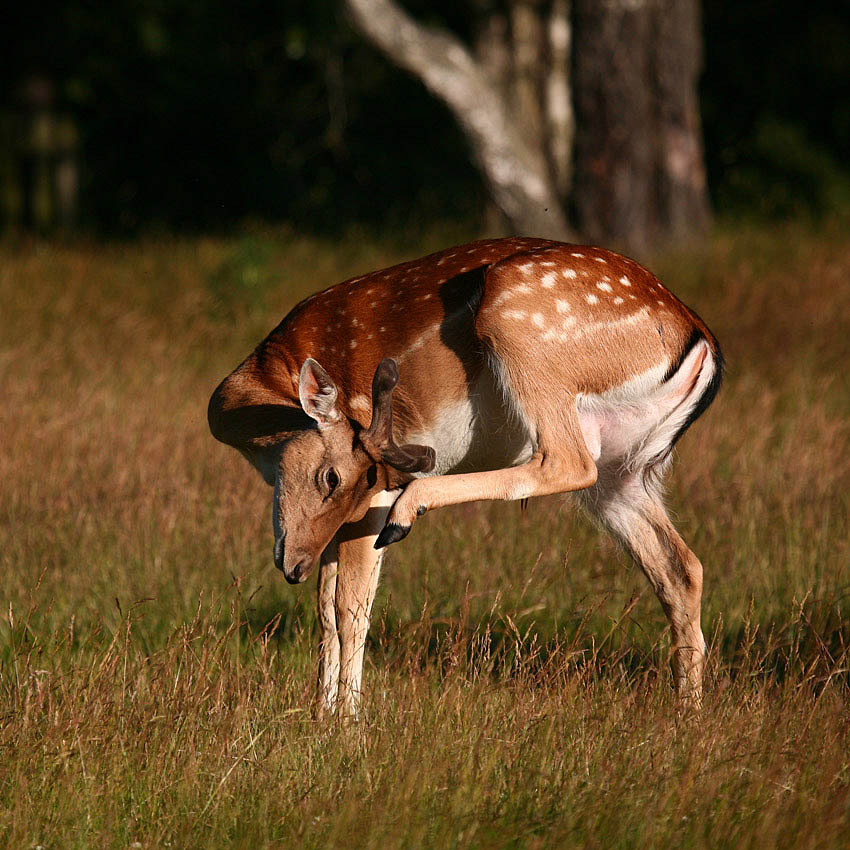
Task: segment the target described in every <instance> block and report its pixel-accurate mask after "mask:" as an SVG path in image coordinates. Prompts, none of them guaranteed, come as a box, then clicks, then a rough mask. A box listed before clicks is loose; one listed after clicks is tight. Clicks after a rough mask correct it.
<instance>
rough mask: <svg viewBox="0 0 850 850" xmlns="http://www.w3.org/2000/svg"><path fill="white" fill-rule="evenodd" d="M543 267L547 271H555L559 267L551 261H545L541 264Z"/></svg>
mask: <svg viewBox="0 0 850 850" xmlns="http://www.w3.org/2000/svg"><path fill="white" fill-rule="evenodd" d="M540 265H541V266H544V267H545V268H547V269H553V268H555V266H556V265H557V263H553V262H552V261H551V260H544V261H543V262H542V263H540Z"/></svg>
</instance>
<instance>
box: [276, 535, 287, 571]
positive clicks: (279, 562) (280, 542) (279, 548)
mask: <svg viewBox="0 0 850 850" xmlns="http://www.w3.org/2000/svg"><path fill="white" fill-rule="evenodd" d="M285 542H286V532H284V533H283V534H281V535H280V537H277V538H275V541H274V565H275V566H276V567H277V568H278V569H279V570H282V569H283V546H284V543H285Z"/></svg>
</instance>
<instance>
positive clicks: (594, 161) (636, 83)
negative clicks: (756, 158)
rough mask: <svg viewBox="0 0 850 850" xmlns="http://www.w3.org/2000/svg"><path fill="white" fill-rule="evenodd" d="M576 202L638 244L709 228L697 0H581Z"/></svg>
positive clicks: (591, 228)
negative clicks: (698, 90) (601, 0)
mask: <svg viewBox="0 0 850 850" xmlns="http://www.w3.org/2000/svg"><path fill="white" fill-rule="evenodd" d="M574 5H575V24H576V49H575V52H574V63H573V68H574V81H575V93H576V95H575V106H576V122H577V127H578V130H577V138H576V161H575V168H576V178H575V186H574V206H575V212H576V219H577V224H578V227H579V229H580V230H581V231H582V233H584V234H586V235H587V236H588V237H589V238H590V239H591V240H594V241H603V240H613V241H614V242H615V243H618V244H620V245H622V246H624V247H626V248H629V249H631V250H633V251H637V252H642V251H644V250H646V249H647V248H648V247H649V246H650V245H656V244H658V243H660V242H664V241H668V240H670V239H672V238H678V239H683V238H688V237H691V236H694V235H696V234H698V233H700V232H702V231H703V230H704V228H705V227H706V225H707V223H708V221H709V205H708V196H707V192H706V184H705V172H704V169H703V157H702V142H701V132H700V123H699V110H698V103H697V93H696V91H697V89H696V86H697V79H698V75H699V70H700V61H701V58H700V51H699V46H700V34H699V15H698V8H699V6H698V0H606V2H599V0H574Z"/></svg>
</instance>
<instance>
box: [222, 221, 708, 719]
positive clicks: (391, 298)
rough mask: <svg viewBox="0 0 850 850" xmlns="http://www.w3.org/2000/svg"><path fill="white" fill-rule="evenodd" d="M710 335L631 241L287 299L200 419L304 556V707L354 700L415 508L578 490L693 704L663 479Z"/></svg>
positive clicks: (426, 262)
mask: <svg viewBox="0 0 850 850" xmlns="http://www.w3.org/2000/svg"><path fill="white" fill-rule="evenodd" d="M722 374H723V356H722V353H721V351H720V347H719V345H718V342H717V340H716V338H715V337H714V335H713V334H712V333H711V331H710V330H709V329H708V327H707V326H706V325H705V323H704V322H703V321H702V320H701V319H700V318H699V316H698V315H697V314H696V313H694V312H693V311H692V310H691V309H689V308H688V307H686V306H685V305H684V304H683V303H682V302H681V301H679V300H678V299H677V298H676V297H675V296H674V295H673V294H671V293H670V292H669V291H668V290H667V289H666V288H665V287H664V286H662V284H661V283H660V282H659V281H658V279H657V278H656V277H655V276H654V275H653V274H652V273H651V272H650V271H648V270H647V269H646V268H644V267H642V266H641V265H639V264H638V263H637V262H636V261H634V260H632V259H629V258H627V257H625V256H621V255H619V254H616V253H614V252H612V251H608V250H605V249H602V248H598V247H593V246H588V245H574V244H566V243H561V242H556V241H551V240H546V239H536V238H528V237H511V238H501V239H486V240H480V241H476V242H471V243H469V244H466V245H460V246H457V247H453V248H448V249H446V250H442V251H439V252H437V253H433V254H430V255H428V256H426V257H422V258H421V259H417V260H412V261H410V262H406V263H402V264H400V265H395V266H393V267H392V268H387V269H383V270H379V271H374V272H371V273H369V274H365V275H362V276H359V277H355V278H352V279H350V280H346V281H344V282H342V283H339V284H337V285H335V286H331V287H330V288H328V289H325V290H323V291H321V292H318V293H316V294H314V295H311V296H310V297H308V298H306V299H305V300H304V301H302V302H301V303H299V304H298V305H297V306H296V307H294V308H293V309H292V310H291V312H290V313H289V314H288V315H287V316H286V317H285V318H284V319H283V320H282V321H281V322H280V324H279V325H278V326H277V327H276V328H275V329H274V330H273V331H272V332H271V333H270V334H269V335H268V336H267V337H266V338H265V339H264V340H263V341H262V342H261V343H260V344H259V345H258V346H257V348H256V349H255V350H254V351H253V353H252V354H250V355H249V356H248V357H247V359H245V360H244V361H243V362H242V363H241V365H239V366H238V368H236V369H235V371H233V372H232V373H231V374H230V375H229V376H228V377H226V378H225V379H224V380H223V381H222V382H221V384H220V385H219V386H218V387H217V388H216V390H215V391H214V392H213V394H212V398H211V399H210V403H209V410H208V419H209V425H210V429H211V431H212V434H213V436H214V437H215V438H216V439H218V440H220V441H222V442H224V443H226V444H228V445H230V446H232V447H234V448H236V449H238V450H239V451H240V452H241V453H242V454H243V455H244V456H245V457H246V458H247V460H248V461H249V462H250V463H251V464H253V466H254V467H256V469H257V470H258V471H259V472H260V474H261V475H262V477H263V479H264V480H265V482H266V483H267V484H268V485H269V486H271V487H272V488H273V498H272V528H273V536H274V541H273V559H274V564H275V566H276V567H277V568H278V569H279V570H281V571H282V572H283V575H284V577H285V578H286V580H287V581H288V582H290V583H293V584H295V583H299V582H303V581H304V580H305V579H306V578H307V576H308V575H309V574H310V572H311V569H312V567H313V565H314V564H315V562H316V561H318V563H319V570H318V622H319V631H320V636H319V672H318V682H317V691H316V708H317V713H318V714H319V715H320V716H322V715H325V716H327V715H333V714H339V715H342V716H345V717H356V716H357V714H358V711H359V706H360V701H361V692H362V676H363V662H364V652H365V645H366V637H367V632H368V629H369V622H370V617H371V610H372V604H373V601H374V598H375V592H376V588H377V585H378V578H379V574H380V568H381V560H382V555H383V553H384V551H385V550H386V547H387V546H389V545H390V544H392V543H396V542H398V541H400V540H402V538H404V537H406V536H407V535H408V534H409V533H410V531H411V529H412V527H413V525H414V523H415V522H416V520H417V519H418V518H419V517H421V516H422V515H423V514H425V513H426V512H427V511H431V510H434V509H436V508H441V507H444V506H448V505H457V504H461V503H464V502H473V501H480V500H491V499H501V500H527V499H529V498H532V497H536V496H545V495H551V494H558V493H569V494H575V495H576V496H577V498H578V500H579V502H580V504H581V505H582V506H583V508H584V509H585V510H586V511H587V513H589V514H590V515H591V517H592V518H595V519H596V520H597V521H598V523H599V524H600V525H601V526H602V527H603V528H604V529H606V530H607V531H608V532H610V533H611V534H612V535H613V537H614V539H615V540H616V541H617V542H618V543H619V544H620V545H621V546H622V547H623V549H624V550H625V551H626V553H628V555H629V556H631V558H632V559H633V560H634V561H635V563H636V564H637V565H638V567H639V568H640V569H641V570H642V571H643V573H644V574H645V575H646V577H647V579H648V580H649V583H650V585H651V586H652V588H653V590H654V591H655V594H656V596H657V597H658V600H659V601H660V603H661V606H662V608H663V610H664V612H665V614H666V616H667V619H668V621H669V624H670V629H671V635H672V642H671V663H672V670H673V682H674V687H675V690H676V692H677V693H678V695H679V696H680V698H681V699H682V701H683V702H684V703H685V704H686V705H690V706H694V707H697V708H698V707H699V705H700V702H701V696H702V676H703V668H704V664H705V657H706V644H705V640H704V638H703V633H702V630H701V626H700V605H701V595H702V585H703V569H702V565H701V563H700V561H699V559H698V558H697V557H696V555H694V553H693V552H692V551H691V550H690V549H689V548H688V546H687V545H686V544H685V542H684V541H683V539H682V537H681V536H680V535H679V533H678V532H677V530H676V529H675V528H674V526H673V524H672V522H671V520H670V517H669V515H668V512H667V510H666V509H665V506H664V500H663V489H662V485H663V479H664V475H665V473H666V471H667V469H668V467H669V465H670V461H671V456H672V452H673V447H674V446H675V445H676V443H677V441H678V440H679V438H680V437H681V436H682V434H684V432H685V431H686V430H687V429H688V427H689V426H690V425H691V424H692V423H693V422H694V421H695V420H696V419H697V418H698V417H699V416H700V414H702V413H703V411H705V410H706V408H707V407H708V406H709V404H710V403H711V402H712V400H713V399H714V397H715V395H716V394H717V391H718V389H719V387H720V383H721V378H722Z"/></svg>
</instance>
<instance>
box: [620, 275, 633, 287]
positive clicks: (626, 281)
mask: <svg viewBox="0 0 850 850" xmlns="http://www.w3.org/2000/svg"><path fill="white" fill-rule="evenodd" d="M620 283H622V284H623V286H631V285H632V282H631V281H630V280H629V279H628V278H627V277H626V276H625V275H623V276H622V277H621V278H620Z"/></svg>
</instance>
